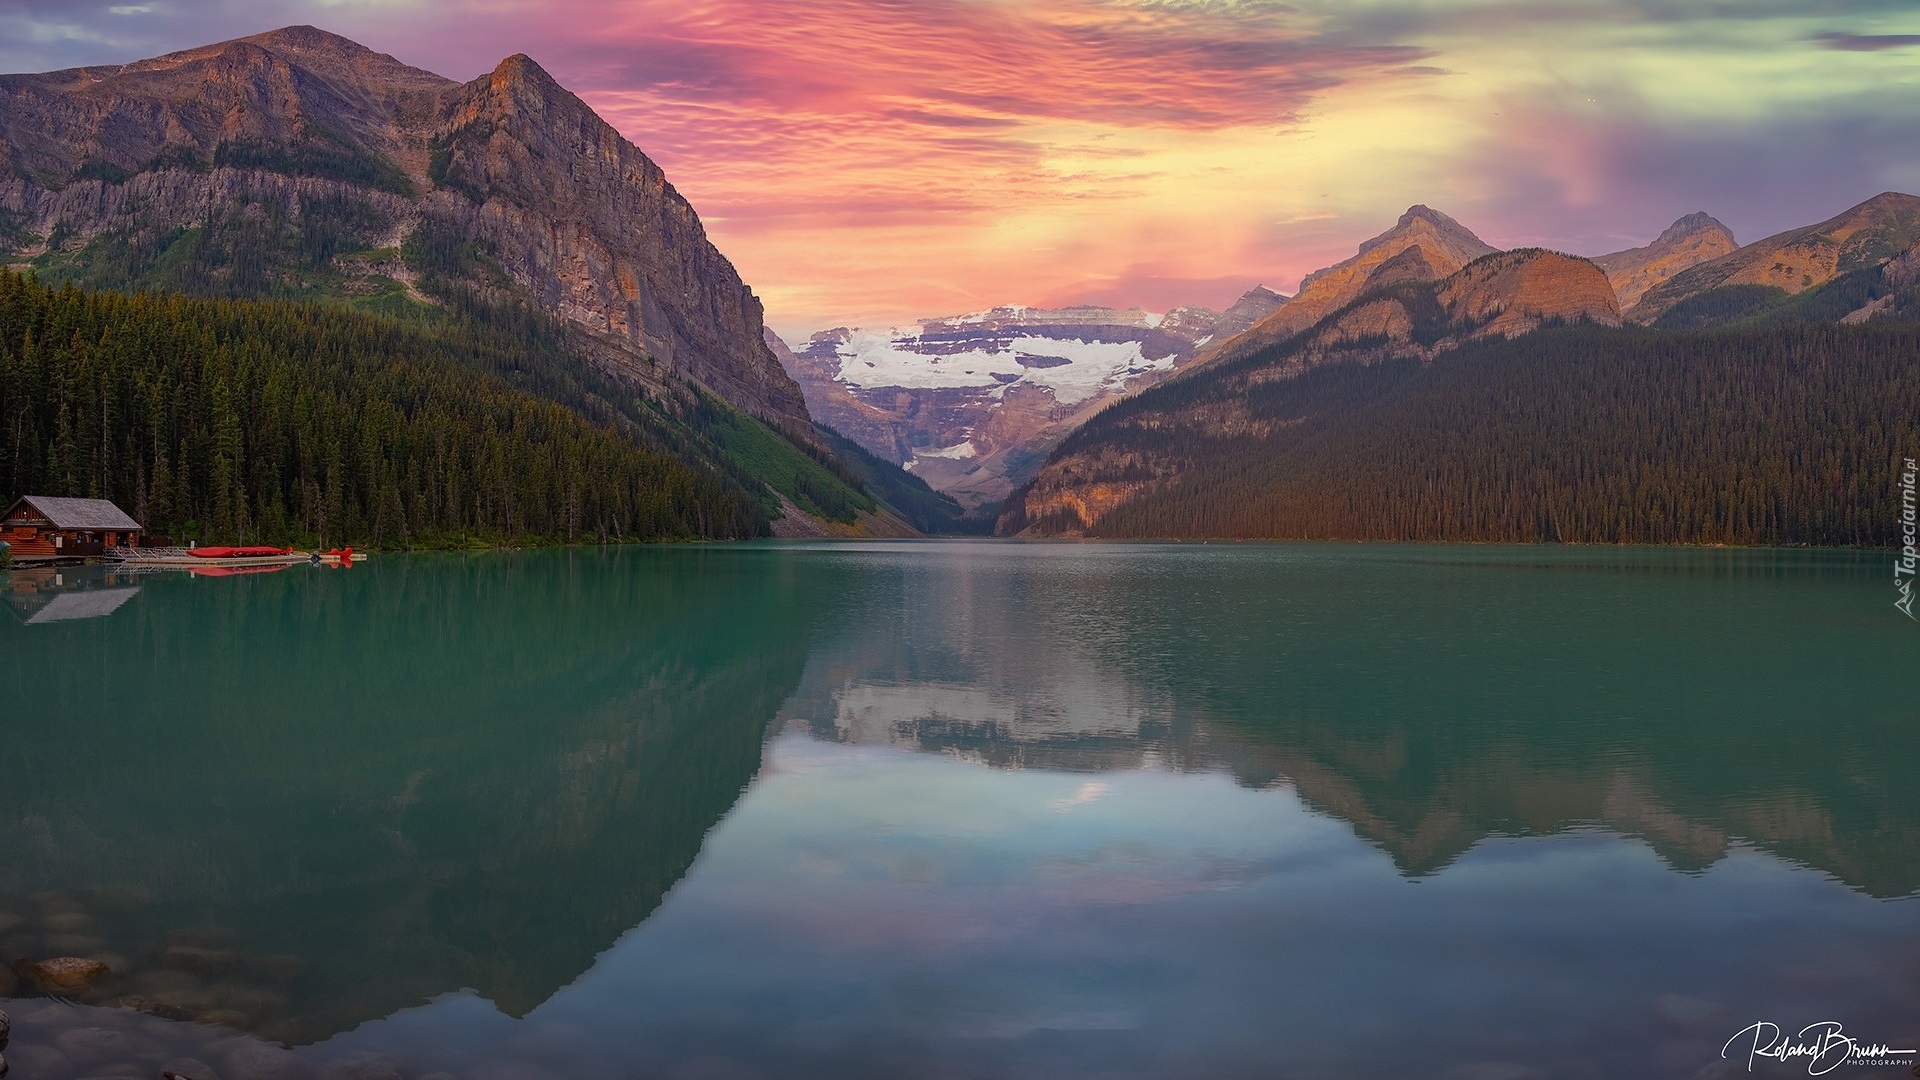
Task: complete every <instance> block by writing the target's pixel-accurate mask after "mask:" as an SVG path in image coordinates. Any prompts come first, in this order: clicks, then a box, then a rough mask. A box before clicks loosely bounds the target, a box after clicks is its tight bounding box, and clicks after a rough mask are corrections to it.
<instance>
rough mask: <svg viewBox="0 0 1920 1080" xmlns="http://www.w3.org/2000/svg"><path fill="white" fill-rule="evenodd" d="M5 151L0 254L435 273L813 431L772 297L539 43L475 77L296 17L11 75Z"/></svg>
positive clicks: (205, 270) (370, 280) (362, 278)
mask: <svg viewBox="0 0 1920 1080" xmlns="http://www.w3.org/2000/svg"><path fill="white" fill-rule="evenodd" d="M0 154H4V160H5V162H6V164H7V166H9V168H7V169H6V171H5V173H4V174H0V252H4V251H5V250H7V249H11V250H12V251H13V252H14V253H15V254H14V256H13V257H14V259H15V260H16V261H24V260H32V261H34V262H35V263H36V264H37V265H39V266H40V267H42V268H43V270H45V271H47V272H49V273H54V274H58V273H61V272H63V271H65V272H68V273H70V274H73V275H74V276H81V277H83V278H84V277H85V276H86V275H88V274H95V275H98V274H110V273H111V272H113V270H114V269H115V267H114V265H113V264H115V263H116V261H118V262H120V263H124V264H126V266H127V267H131V270H128V269H125V267H122V268H121V270H120V272H121V275H122V278H124V279H125V280H122V279H120V278H113V277H110V276H109V277H107V278H106V279H105V280H108V281H111V282H114V283H120V284H126V285H142V284H151V283H154V281H153V280H150V279H143V278H142V277H141V276H140V275H141V274H160V273H162V272H165V271H167V270H168V268H170V267H172V268H176V269H177V267H178V266H179V264H180V263H182V262H183V261H186V260H187V258H188V256H189V255H196V256H198V260H197V262H195V268H196V273H195V275H192V276H189V277H188V278H185V279H182V280H179V281H172V280H167V281H163V282H162V283H163V284H167V285H178V286H180V287H186V288H191V289H193V290H195V291H204V292H214V293H227V294H239V295H248V294H263V293H264V294H276V293H288V294H311V293H312V292H313V291H315V290H316V289H318V290H326V291H334V292H337V293H340V294H344V295H346V296H354V295H358V294H362V293H368V292H379V291H382V290H391V291H393V292H394V293H396V294H400V293H404V295H405V296H406V297H408V298H410V299H411V300H413V301H416V302H418V301H421V300H424V299H426V297H424V296H423V295H422V294H421V292H420V291H419V289H418V288H417V287H416V284H417V281H418V279H419V277H420V276H421V274H422V273H432V272H438V273H440V274H442V275H445V276H449V277H452V278H454V279H456V280H457V281H458V282H459V283H460V284H462V285H463V286H465V287H468V288H472V289H474V290H477V291H478V292H479V293H481V294H482V295H485V296H488V297H492V298H494V299H506V300H524V301H529V302H531V303H533V304H535V305H537V306H538V307H539V308H540V309H542V310H544V311H546V312H548V313H550V314H553V315H555V316H558V317H559V318H561V319H564V320H566V321H567V322H569V323H572V324H574V325H576V326H578V327H581V328H582V329H584V330H586V331H588V332H590V333H592V334H594V335H596V336H597V337H598V338H600V339H601V341H602V342H603V343H604V345H605V346H609V347H599V348H596V349H595V350H594V351H595V353H596V355H597V356H599V357H601V358H602V359H603V361H604V362H607V363H611V364H615V365H619V366H623V367H624V368H625V369H626V373H627V374H630V375H632V376H633V377H634V378H635V379H637V380H639V381H642V382H650V383H652V384H653V385H657V386H666V385H668V384H669V383H670V381H671V380H668V379H666V378H664V377H663V376H665V375H667V374H673V375H681V376H686V377H690V378H692V379H694V380H696V381H698V382H700V383H702V384H704V385H706V386H707V387H709V388H711V389H712V390H714V391H716V392H717V393H719V394H720V395H721V396H722V397H725V398H727V399H729V400H731V401H733V402H735V403H736V404H738V405H740V406H742V407H744V408H746V409H747V410H748V411H750V412H753V413H755V414H757V415H759V416H761V417H762V418H764V419H767V420H769V421H772V422H774V423H776V424H779V425H780V426H783V427H786V428H789V429H791V430H796V431H807V430H810V427H809V425H808V423H807V414H806V409H805V405H804V404H803V402H802V399H801V395H800V391H799V388H798V387H797V386H796V385H795V384H794V383H793V381H792V379H790V378H789V377H788V376H787V375H786V373H785V372H784V371H783V370H782V369H781V367H780V365H779V364H778V362H776V361H775V359H774V357H773V354H772V353H771V352H770V351H769V350H768V349H767V347H766V344H765V342H764V341H763V340H762V312H761V307H760V303H759V300H758V299H757V298H755V297H754V295H753V294H752V292H751V291H750V290H749V289H748V288H747V286H746V285H745V284H744V283H742V282H741V280H740V277H739V275H738V274H737V273H736V272H735V271H734V268H733V266H732V265H731V264H730V263H729V262H728V261H727V260H726V258H725V257H724V256H722V255H721V254H720V252H719V251H718V250H717V249H715V248H714V246H713V244H712V243H711V242H710V241H709V240H708V239H707V236H706V233H705V230H704V229H703V228H702V227H701V224H700V221H699V218H698V217H697V216H696V215H695V213H694V211H693V208H692V207H691V206H690V205H688V203H687V201H686V200H685V199H684V198H682V197H681V196H680V195H679V193H678V192H676V191H675V190H674V188H673V186H672V185H671V184H669V183H668V182H667V180H666V177H665V175H664V174H663V173H662V172H661V170H660V168H659V166H658V165H656V164H654V163H653V162H652V161H651V160H649V159H648V158H647V157H646V155H645V154H643V153H641V152H640V150H639V149H637V148H636V147H634V146H633V144H632V143H630V142H628V141H627V140H625V139H624V138H622V137H621V136H620V134H619V133H618V132H617V131H615V130H614V129H613V128H612V127H611V126H610V125H608V124H607V123H606V122H605V121H603V120H601V119H600V118H599V117H598V116H597V115H595V114H594V112H593V111H592V110H591V109H589V108H588V107H587V106H586V104H585V103H583V102H581V101H580V99H579V98H577V97H575V96H574V95H573V94H571V93H568V92H567V91H566V90H565V89H564V88H562V87H560V86H559V85H558V84H557V83H555V82H554V81H553V79H552V78H551V77H550V76H548V75H547V73H546V72H545V71H543V70H541V68H540V67H539V65H537V64H535V63H534V62H533V61H532V60H530V59H528V58H527V57H524V56H515V57H511V58H509V59H508V60H506V61H504V62H502V63H501V64H500V66H499V67H498V68H496V69H495V70H494V71H493V72H491V73H490V74H488V75H486V76H483V77H482V78H479V79H476V80H474V81H473V82H471V83H467V84H464V85H462V84H459V83H455V82H453V81H452V80H449V79H444V78H442V77H440V76H438V75H434V74H432V73H430V72H426V71H421V70H419V69H416V68H411V67H408V66H406V65H404V64H402V63H400V62H399V61H397V60H395V59H393V58H392V57H390V56H385V55H383V54H379V53H375V52H373V51H371V50H369V49H366V48H364V47H362V46H360V45H357V44H355V43H353V42H351V41H348V40H346V39H345V38H341V37H337V36H335V35H332V34H328V33H325V32H323V31H319V30H315V29H313V28H311V27H293V28H289V29H286V30H279V31H274V32H272V33H268V34H262V35H258V36H256V37H251V38H246V39H242V40H238V41H232V42H226V43H223V44H219V45H211V46H207V47H205V48H200V49H193V50H189V51H186V52H182V53H175V54H172V55H169V56H164V57H159V58H156V59H153V60H146V61H141V62H139V63H135V64H128V65H125V66H122V67H100V68H83V69H76V70H71V71H62V72H53V73H50V74H45V75H14V76H6V77H0ZM183 243H184V244H186V245H187V248H188V249H190V250H186V251H185V252H184V253H183V251H182V249H181V248H180V245H181V244H183ZM222 245H224V246H222ZM209 249H215V255H214V256H212V257H209V256H208V255H207V251H208V250H209ZM143 260H144V261H143Z"/></svg>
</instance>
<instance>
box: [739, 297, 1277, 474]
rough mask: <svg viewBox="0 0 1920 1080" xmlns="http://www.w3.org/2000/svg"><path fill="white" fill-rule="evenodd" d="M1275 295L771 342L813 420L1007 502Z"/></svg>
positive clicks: (1008, 316)
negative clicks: (1089, 429)
mask: <svg viewBox="0 0 1920 1080" xmlns="http://www.w3.org/2000/svg"><path fill="white" fill-rule="evenodd" d="M1284 300H1285V298H1284V297H1282V296H1280V295H1278V294H1277V293H1274V292H1272V291H1270V290H1268V289H1266V288H1263V287H1256V288H1254V289H1252V290H1250V291H1248V292H1247V294H1246V295H1245V296H1243V297H1241V298H1240V300H1239V301H1238V302H1237V303H1235V304H1234V305H1233V306H1232V307H1230V308H1228V309H1227V310H1226V311H1224V312H1216V311H1212V310H1210V309H1207V308H1202V307H1192V306H1187V307H1179V308H1175V309H1174V310H1173V311H1170V312H1167V313H1166V314H1164V315H1159V314H1153V313H1150V312H1146V311H1142V310H1141V309H1139V308H1128V309H1125V310H1118V309H1115V308H1105V307H1091V306H1086V307H1069V308H1058V309H1043V308H1024V307H997V308H994V309H992V310H990V311H983V312H978V313H976V314H972V315H961V316H954V317H949V318H939V319H928V320H925V321H923V322H921V323H919V324H917V325H914V326H908V327H892V328H888V329H884V330H879V329H868V328H853V327H839V328H836V329H833V330H825V331H822V332H820V333H817V334H815V335H813V336H812V337H811V338H809V339H808V340H807V341H806V342H805V343H804V344H803V345H801V346H800V347H799V348H798V349H792V348H789V347H788V346H787V345H786V343H785V342H782V341H780V340H779V339H777V338H774V337H772V335H769V340H768V344H769V346H771V347H772V348H773V350H774V354H775V355H776V356H779V357H780V360H781V363H782V364H784V365H785V366H786V368H787V371H788V372H789V373H790V374H792V375H793V377H794V379H795V381H797V382H799V384H800V387H801V390H802V392H803V393H804V394H805V395H806V399H807V409H808V411H809V412H811V413H812V414H813V417H814V419H815V420H818V421H819V422H821V423H824V424H827V425H829V426H831V427H833V428H836V429H838V430H839V431H840V432H841V434H843V435H846V436H847V437H848V438H850V439H852V440H854V441H855V442H857V443H859V444H860V445H862V446H864V447H866V448H867V449H868V450H871V451H873V452H874V453H875V454H878V455H879V456H881V457H883V458H886V459H887V460H889V461H892V462H895V463H897V464H899V465H902V466H904V467H906V468H908V469H911V470H912V471H913V472H915V473H916V474H918V475H919V476H920V477H921V478H923V479H924V480H926V481H927V483H928V484H929V485H931V486H932V487H934V488H935V489H937V490H940V491H945V492H946V493H948V494H950V495H952V496H953V497H954V498H955V499H957V500H959V501H960V502H961V504H962V505H965V506H968V507H977V506H983V505H986V504H990V503H996V502H998V501H1000V500H1001V499H1004V498H1005V497H1006V496H1007V494H1008V492H1010V491H1011V490H1012V489H1013V488H1014V487H1015V486H1017V485H1018V484H1020V483H1021V482H1023V481H1024V480H1026V479H1027V478H1028V477H1029V476H1031V475H1032V474H1033V472H1034V470H1035V469H1037V468H1039V466H1040V463H1041V462H1042V461H1043V460H1044V459H1045V457H1046V455H1047V452H1048V451H1049V450H1050V449H1052V447H1053V446H1054V445H1055V444H1056V443H1058V442H1059V441H1060V440H1061V439H1062V438H1065V437H1066V435H1067V434H1068V433H1069V432H1071V431H1072V430H1073V429H1074V428H1075V427H1078V426H1079V425H1080V423H1081V422H1083V421H1084V420H1085V419H1086V418H1087V417H1089V416H1092V415H1093V414H1094V413H1095V412H1098V411H1099V410H1100V408H1101V407H1102V406H1104V405H1106V404H1107V403H1109V402H1111V401H1113V400H1114V399H1116V398H1118V397H1121V396H1124V395H1126V394H1130V393H1135V392H1137V391H1140V390H1143V389H1145V388H1146V387H1148V386H1152V385H1153V384H1155V383H1157V382H1160V381H1161V380H1163V379H1165V378H1167V377H1168V376H1169V375H1171V374H1173V373H1174V372H1175V371H1177V370H1178V369H1179V368H1180V367H1181V366H1182V365H1183V364H1185V363H1186V362H1187V361H1189V360H1191V359H1193V357H1194V356H1195V355H1196V354H1197V353H1198V352H1199V351H1200V350H1202V349H1204V348H1205V347H1206V346H1207V345H1208V344H1209V343H1210V342H1212V341H1215V340H1217V339H1221V338H1224V337H1226V336H1229V335H1232V334H1237V333H1239V332H1240V331H1242V330H1245V329H1246V328H1247V327H1249V326H1251V325H1253V323H1254V322H1255V321H1256V320H1258V319H1259V318H1260V317H1261V316H1262V315H1265V314H1266V313H1267V312H1269V311H1271V310H1273V309H1274V308H1275V307H1277V306H1279V305H1280V304H1281V303H1283V302H1284Z"/></svg>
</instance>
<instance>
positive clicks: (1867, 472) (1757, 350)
mask: <svg viewBox="0 0 1920 1080" xmlns="http://www.w3.org/2000/svg"><path fill="white" fill-rule="evenodd" d="M1285 348H1286V346H1284V345H1283V346H1280V347H1278V348H1277V349H1276V350H1271V351H1269V353H1267V354H1263V355H1261V356H1256V357H1252V358H1249V361H1248V362H1246V364H1236V365H1233V367H1235V368H1238V369H1240V373H1241V374H1244V373H1245V371H1246V370H1247V368H1248V366H1259V365H1262V364H1271V363H1274V362H1276V360H1278V359H1281V358H1283V356H1284V350H1285ZM1232 374H1233V372H1227V371H1223V372H1221V373H1219V377H1209V376H1207V375H1205V374H1203V375H1201V377H1198V378H1191V379H1187V380H1180V381H1176V382H1173V383H1169V384H1167V385H1166V386H1163V387H1158V388H1155V389H1154V390H1152V391H1149V392H1148V393H1146V394H1143V395H1141V396H1140V397H1138V398H1135V399H1132V400H1129V401H1126V402H1122V403H1121V404H1119V405H1117V406H1116V407H1115V408H1114V409H1111V410H1109V411H1108V412H1107V413H1106V414H1103V415H1102V416H1101V417H1099V418H1096V420H1095V421H1093V422H1092V423H1090V424H1088V425H1087V426H1086V427H1085V428H1083V429H1081V430H1080V431H1079V432H1076V433H1075V434H1074V435H1073V436H1071V437H1070V438H1069V439H1068V440H1066V442H1065V443H1063V445H1062V446H1061V448H1060V449H1059V450H1058V451H1057V452H1056V460H1058V459H1060V458H1062V457H1065V456H1068V455H1078V456H1080V457H1081V458H1083V459H1092V458H1096V457H1097V458H1100V459H1104V460H1126V459H1128V458H1129V457H1131V459H1132V460H1133V461H1135V462H1141V461H1145V462H1152V463H1154V464H1155V465H1156V466H1160V467H1170V473H1171V478H1169V479H1165V480H1160V481H1157V482H1150V483H1149V485H1148V487H1147V488H1146V489H1145V490H1144V491H1143V493H1142V494H1140V495H1138V496H1136V497H1135V498H1133V499H1132V501H1129V502H1125V503H1122V504H1121V505H1120V506H1118V507H1116V508H1115V509H1113V510H1111V511H1109V512H1108V513H1107V514H1106V515H1104V516H1102V517H1101V518H1100V519H1099V520H1098V521H1096V522H1094V523H1093V524H1092V526H1091V528H1088V529H1086V531H1087V532H1088V533H1089V534H1090V535H1094V536H1104V537H1202V536H1206V537H1224V538H1303V539H1343V538H1344V539H1379V540H1416V541H1500V542H1540V541H1547V542H1553V541H1559V542H1572V543H1603V544H1615V543H1651V544H1813V545H1841V546H1876V547H1877V546H1886V545H1889V544H1893V543H1895V542H1896V541H1895V538H1896V536H1897V535H1898V529H1899V518H1900V489H1899V485H1898V480H1899V471H1900V470H1899V465H1900V462H1901V460H1902V458H1903V457H1905V456H1909V455H1911V456H1917V457H1920V327H1914V326H1910V325H1909V326H1894V327H1873V326H1834V325H1825V326H1795V327H1782V328H1778V329H1772V330H1764V331H1745V332H1730V331H1719V332H1697V333H1660V332H1655V331H1647V330H1633V329H1628V330H1605V329H1598V328H1592V327H1567V328H1559V329H1549V330H1542V331H1539V332H1536V333H1534V334H1530V335H1526V336H1524V337H1521V338H1517V339H1515V340H1512V341H1491V342H1481V343H1476V344H1471V345H1468V346H1466V347H1464V348H1462V349H1460V350H1458V351H1456V352H1451V353H1447V354H1444V355H1442V356H1441V357H1439V358H1438V359H1436V360H1435V361H1433V362H1432V363H1430V364H1422V363H1419V362H1417V361H1401V362H1390V363H1382V364H1377V365H1360V364H1352V363H1344V364H1332V365H1328V366H1325V367H1320V368H1316V369H1313V370H1310V371H1308V372H1307V373H1305V374H1303V375H1301V376H1299V377H1297V378H1290V379H1281V380H1278V381H1273V382H1266V383H1256V384H1255V385H1254V387H1253V389H1252V390H1251V391H1244V390H1243V391H1239V393H1241V394H1244V395H1245V396H1244V398H1243V400H1244V403H1245V407H1246V408H1247V409H1248V410H1249V411H1250V412H1251V414H1252V419H1253V420H1254V421H1255V423H1254V424H1253V425H1250V426H1249V427H1250V430H1251V433H1248V434H1242V435H1238V436H1235V437H1221V436H1219V435H1216V434H1209V431H1208V425H1204V424H1198V423H1187V422H1183V414H1185V415H1190V416H1201V415H1206V414H1207V413H1208V412H1209V411H1210V410H1211V409H1212V408H1213V407H1214V406H1217V405H1219V404H1220V402H1218V401H1210V400H1209V399H1210V398H1213V397H1216V396H1217V395H1220V394H1222V393H1224V392H1226V391H1225V389H1224V388H1225V386H1226V385H1227V384H1228V383H1229V382H1239V380H1234V379H1229V378H1227V377H1226V376H1230V375H1232ZM1241 385H1244V383H1241ZM1151 472H1153V473H1160V474H1161V475H1167V474H1166V473H1163V472H1162V470H1161V469H1160V468H1156V469H1154V470H1151ZM1148 475H1149V472H1148V471H1141V472H1140V474H1139V475H1138V476H1136V477H1134V479H1145V478H1146V477H1147V476H1148ZM1111 479H1115V480H1123V479H1127V478H1124V477H1118V476H1116V477H1113V478H1111ZM1022 498H1023V496H1016V498H1015V499H1014V500H1012V501H1011V502H1010V504H1009V506H1010V510H1009V513H1008V515H1007V517H1006V518H1005V519H1003V521H1002V523H1001V528H1002V531H1005V532H1013V531H1018V530H1019V529H1021V528H1024V527H1026V526H1028V525H1033V524H1036V522H1035V521H1034V520H1033V519H1030V518H1028V517H1027V516H1026V515H1025V512H1024V503H1023V502H1022ZM1066 518H1072V520H1065V519H1066ZM1037 524H1039V525H1041V527H1042V528H1041V531H1076V530H1078V529H1079V528H1081V527H1083V526H1084V523H1082V522H1080V521H1079V520H1078V518H1077V516H1075V515H1074V514H1073V513H1072V511H1067V512H1066V513H1065V514H1056V516H1055V519H1054V520H1051V521H1045V522H1037Z"/></svg>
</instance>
